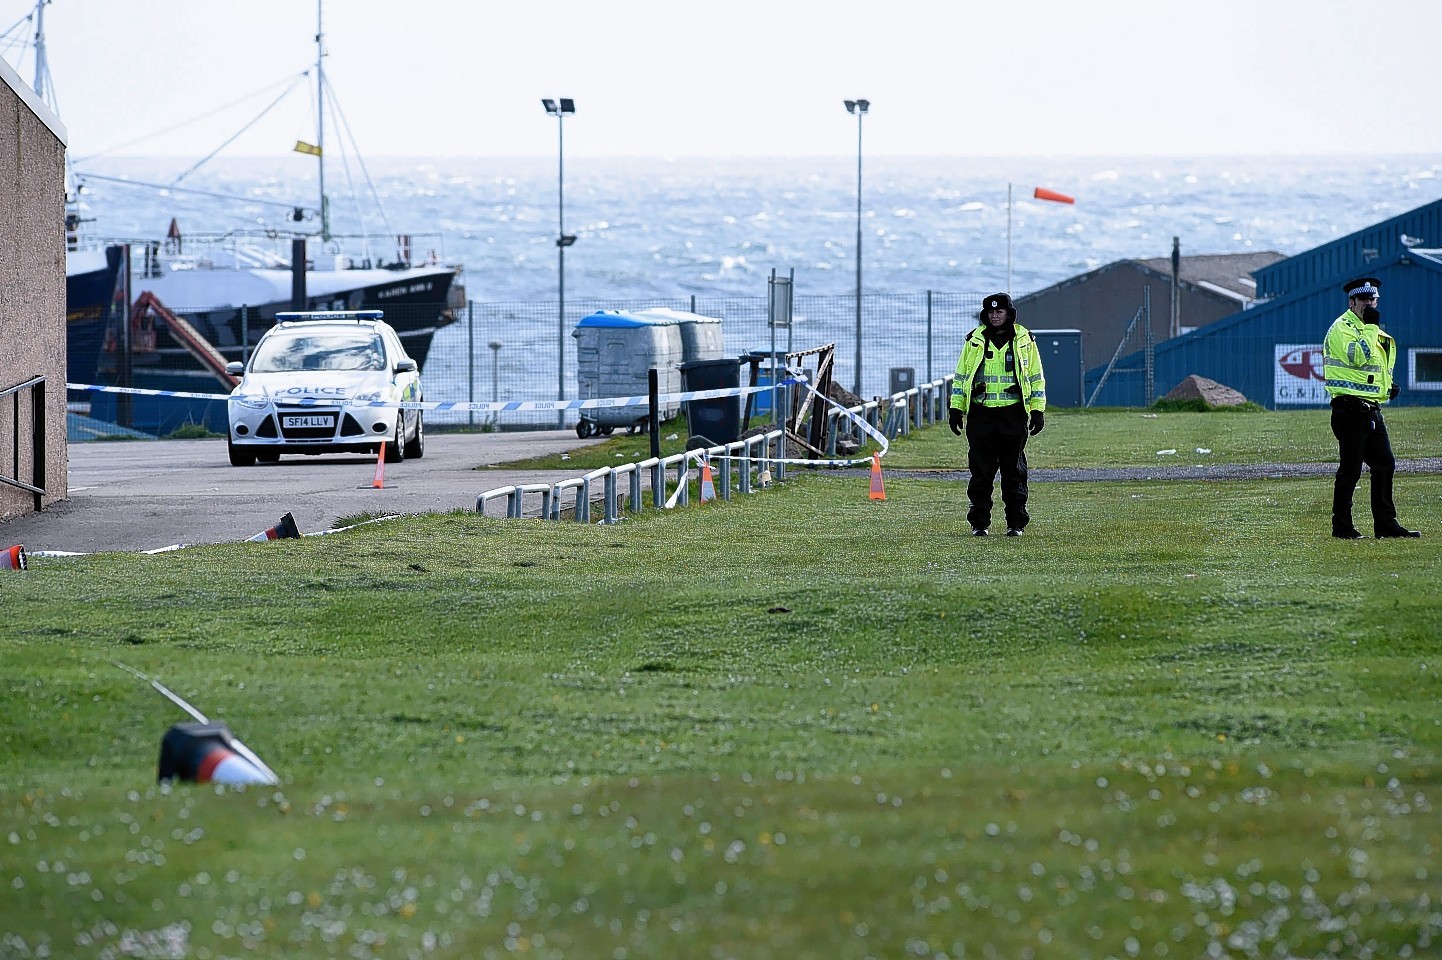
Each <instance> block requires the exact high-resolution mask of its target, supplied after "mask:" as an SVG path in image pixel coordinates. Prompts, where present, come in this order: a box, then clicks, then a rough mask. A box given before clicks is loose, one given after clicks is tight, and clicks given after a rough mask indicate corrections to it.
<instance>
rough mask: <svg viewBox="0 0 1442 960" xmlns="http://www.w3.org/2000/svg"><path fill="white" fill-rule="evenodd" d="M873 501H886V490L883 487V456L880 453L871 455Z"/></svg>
mask: <svg viewBox="0 0 1442 960" xmlns="http://www.w3.org/2000/svg"><path fill="white" fill-rule="evenodd" d="M871 499H872V500H885V499H886V488H885V487H883V486H882V485H881V454H879V453H873V454H872V455H871Z"/></svg>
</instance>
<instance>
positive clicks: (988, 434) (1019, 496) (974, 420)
mask: <svg viewBox="0 0 1442 960" xmlns="http://www.w3.org/2000/svg"><path fill="white" fill-rule="evenodd" d="M1026 428H1027V416H1026V408H1025V407H1024V406H1023V405H1022V404H1021V403H1014V404H1012V405H1011V406H1009V407H984V406H982V405H981V404H979V403H973V404H972V405H971V409H970V410H969V411H968V412H967V416H966V441H967V444H968V446H969V449H968V450H967V455H966V464H967V469H969V470H970V471H971V481H970V482H969V483H968V484H967V485H966V498H967V499H968V500H970V501H971V509H970V510H969V511H967V514H966V519H967V522H968V523H970V524H971V525H972V526H973V527H979V528H981V529H983V530H985V529H986V528H987V527H988V526H990V525H991V506H992V500H991V491H992V485H993V484H994V483H995V481H996V475H997V472H998V471H1000V473H1001V502H1002V504H1003V506H1004V507H1005V508H1006V525H1007V526H1008V527H1012V528H1015V529H1017V530H1024V529H1026V525H1027V523H1028V522H1030V520H1031V515H1030V514H1028V513H1027V512H1026V497H1027V488H1026V476H1027V473H1026V437H1027V432H1026Z"/></svg>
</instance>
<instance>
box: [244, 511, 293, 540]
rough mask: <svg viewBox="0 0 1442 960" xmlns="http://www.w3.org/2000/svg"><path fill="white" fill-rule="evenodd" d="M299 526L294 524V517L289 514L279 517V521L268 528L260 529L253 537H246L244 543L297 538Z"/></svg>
mask: <svg viewBox="0 0 1442 960" xmlns="http://www.w3.org/2000/svg"><path fill="white" fill-rule="evenodd" d="M299 539H300V528H299V527H297V526H296V525H295V517H292V516H291V515H290V514H288V513H287V514H286V515H285V516H283V517H281V518H280V523H277V524H276V525H275V526H273V527H271V528H270V529H269V530H262V531H261V532H260V533H257V534H256V535H255V536H253V537H249V538H247V539H246V541H245V542H246V543H265V542H266V541H267V540H299Z"/></svg>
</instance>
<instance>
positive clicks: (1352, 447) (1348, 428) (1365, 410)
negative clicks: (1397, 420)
mask: <svg viewBox="0 0 1442 960" xmlns="http://www.w3.org/2000/svg"><path fill="white" fill-rule="evenodd" d="M1332 433H1333V435H1335V436H1336V438H1337V451H1338V457H1337V479H1336V482H1335V484H1334V485H1333V487H1332V529H1333V531H1342V530H1350V529H1352V492H1353V491H1354V490H1356V489H1357V481H1359V480H1361V479H1362V464H1364V463H1365V464H1366V465H1367V468H1368V469H1369V470H1371V471H1372V483H1371V488H1372V489H1371V494H1372V527H1373V531H1374V532H1375V531H1377V530H1388V529H1390V528H1392V527H1394V526H1396V524H1397V506H1396V504H1394V503H1393V502H1392V475H1393V474H1394V473H1395V472H1396V470H1397V459H1396V458H1395V457H1393V456H1392V441H1391V440H1389V439H1388V437H1387V423H1386V421H1384V420H1383V419H1382V410H1381V408H1380V407H1378V406H1376V405H1374V404H1370V403H1367V402H1365V401H1362V400H1358V399H1357V398H1355V397H1333V398H1332Z"/></svg>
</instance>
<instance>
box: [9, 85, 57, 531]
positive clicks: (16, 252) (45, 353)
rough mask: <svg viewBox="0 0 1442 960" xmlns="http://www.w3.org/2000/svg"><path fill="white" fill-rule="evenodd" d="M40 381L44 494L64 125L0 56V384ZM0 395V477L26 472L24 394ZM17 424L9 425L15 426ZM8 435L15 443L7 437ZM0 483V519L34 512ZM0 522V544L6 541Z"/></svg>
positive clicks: (49, 494) (52, 444)
mask: <svg viewBox="0 0 1442 960" xmlns="http://www.w3.org/2000/svg"><path fill="white" fill-rule="evenodd" d="M35 377H44V378H45V388H44V390H45V416H44V421H45V422H44V436H45V464H44V466H45V470H44V474H45V477H44V479H45V483H44V487H45V496H44V498H43V501H42V505H43V504H49V503H54V502H55V501H57V500H63V499H65V498H66V497H67V496H68V495H69V488H68V486H67V482H66V471H67V468H68V466H69V455H68V451H67V449H66V443H65V128H64V127H63V126H61V125H60V123H59V121H58V120H57V119H56V118H55V116H54V114H52V113H51V112H50V111H49V110H48V109H46V107H45V106H44V105H43V104H41V103H40V102H39V101H38V99H37V98H36V97H35V94H34V92H33V91H32V90H31V89H30V88H29V86H27V85H26V84H25V83H24V82H23V81H22V80H20V78H19V77H18V76H17V75H16V74H15V72H14V71H13V70H11V69H10V67H9V65H7V64H5V63H4V62H3V61H0V390H4V389H6V388H9V387H13V386H15V385H16V384H20V383H24V382H26V381H28V380H31V379H32V378H35ZM16 406H17V405H16V403H15V401H14V398H13V397H10V396H3V397H0V477H6V478H11V479H14V478H16V476H17V471H16V459H17V456H18V459H19V465H18V466H19V469H18V477H19V479H20V480H23V481H25V482H27V483H29V482H31V479H32V477H33V476H34V465H35V458H34V456H33V448H34V445H33V428H34V419H33V417H32V398H31V391H23V392H22V393H21V394H20V402H19V404H18V407H19V409H18V410H17V409H16ZM17 428H18V431H17ZM17 432H18V439H19V443H18V447H17V444H16V440H17ZM34 502H35V498H34V496H33V495H32V494H30V493H29V492H27V491H24V490H19V489H16V488H15V487H12V486H10V485H9V484H0V521H3V520H6V519H9V518H11V517H15V516H19V515H21V514H25V513H29V512H31V511H32V510H33V509H34ZM8 545H9V544H8V541H6V539H5V533H4V527H3V526H0V546H8Z"/></svg>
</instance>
